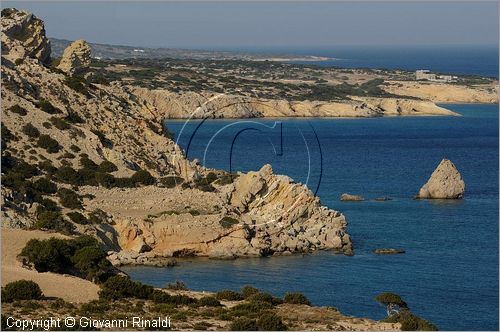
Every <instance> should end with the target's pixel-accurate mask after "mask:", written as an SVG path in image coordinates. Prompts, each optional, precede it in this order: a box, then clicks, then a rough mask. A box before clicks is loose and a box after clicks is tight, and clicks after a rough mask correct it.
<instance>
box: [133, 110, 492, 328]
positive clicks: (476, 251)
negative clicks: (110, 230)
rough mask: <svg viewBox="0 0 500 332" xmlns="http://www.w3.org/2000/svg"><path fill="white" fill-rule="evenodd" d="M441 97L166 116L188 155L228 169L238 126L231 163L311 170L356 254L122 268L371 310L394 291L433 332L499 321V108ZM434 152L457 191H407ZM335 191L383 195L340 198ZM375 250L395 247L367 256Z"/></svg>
mask: <svg viewBox="0 0 500 332" xmlns="http://www.w3.org/2000/svg"><path fill="white" fill-rule="evenodd" d="M445 106H446V107H448V108H450V109H452V110H454V111H457V112H459V113H461V114H462V115H463V116H461V117H396V118H372V119H283V120H274V119H266V120H257V121H256V122H257V123H258V124H256V123H253V122H243V123H241V122H238V123H237V124H234V123H235V122H237V121H234V120H209V121H205V122H200V121H196V122H194V123H190V124H188V125H187V126H186V128H185V129H184V131H183V132H182V133H181V128H182V126H183V122H178V121H169V122H168V128H169V129H170V130H172V131H173V132H175V133H176V134H177V137H178V138H179V143H180V144H181V145H182V146H183V147H184V148H185V149H188V156H189V157H190V158H198V159H200V160H201V161H203V159H204V155H205V156H206V157H205V165H206V166H208V167H214V168H215V167H216V168H224V169H229V159H230V158H229V153H230V151H231V150H230V147H231V142H232V141H233V137H234V136H235V134H236V133H238V132H241V134H240V135H239V136H238V138H237V139H236V140H235V142H234V146H233V150H232V158H231V169H233V170H245V171H247V170H254V169H258V168H260V167H261V166H262V165H263V164H264V163H271V164H272V165H273V169H274V170H275V172H276V173H282V174H287V175H289V176H291V177H293V178H294V179H295V180H297V181H300V182H306V181H307V173H310V175H309V180H308V184H309V186H310V187H311V188H313V190H316V187H317V185H318V183H320V185H319V190H318V195H319V196H320V197H321V201H322V203H323V204H324V205H327V206H328V207H330V208H333V209H337V210H340V211H341V212H343V213H344V214H345V215H346V217H347V220H348V221H349V225H348V232H349V234H350V235H351V237H352V239H353V242H354V248H355V255H354V256H353V257H345V256H340V255H335V254H333V253H329V252H321V253H316V254H312V255H307V256H292V257H271V258H256V259H239V260H234V261H211V260H206V259H193V260H188V261H183V262H182V263H181V265H180V266H178V267H175V268H150V267H129V268H126V269H124V270H125V271H126V272H127V273H129V274H130V275H131V277H132V278H134V279H136V280H140V281H143V282H146V283H149V284H152V285H155V286H164V285H165V284H166V283H168V282H172V281H175V280H183V281H184V282H186V284H187V285H188V286H189V287H190V288H192V289H195V290H220V289H224V288H231V289H239V288H240V287H241V286H242V285H245V284H253V285H255V286H257V287H258V288H261V289H264V290H266V291H269V292H272V293H274V294H276V295H283V294H284V292H286V291H301V292H303V293H304V294H306V295H307V296H308V297H309V298H310V299H311V301H312V302H313V303H314V304H315V305H329V306H335V307H338V308H339V309H340V310H341V311H342V312H344V313H346V314H351V315H356V316H365V317H370V318H375V319H381V318H383V317H384V314H385V311H384V308H382V307H381V306H379V305H378V304H377V303H376V302H375V301H374V300H373V298H374V296H376V295H377V294H378V293H380V292H383V291H393V292H396V293H398V294H400V295H401V296H403V298H404V299H405V300H406V301H407V302H408V303H409V305H410V307H411V309H412V310H413V311H414V312H415V313H416V314H418V315H421V316H422V317H424V318H427V319H429V320H431V321H432V322H434V323H435V324H437V325H438V326H439V328H440V329H442V330H498V327H499V326H498V300H499V299H498V203H499V201H498V105H445ZM276 121H278V122H279V121H281V126H282V130H283V136H282V137H281V136H280V135H279V131H278V130H277V129H276V128H279V123H278V124H277V126H276V128H275V129H269V128H266V127H263V126H262V124H264V125H266V126H273V125H274V124H275V122H276ZM231 124H232V126H230V127H229V129H226V130H223V131H222V132H221V133H220V134H219V135H215V138H214V139H213V141H212V143H211V144H210V145H208V148H207V142H208V141H210V139H211V138H213V137H214V134H215V133H216V132H217V131H219V130H220V129H221V128H224V127H225V126H227V125H231ZM196 128H198V129H197V130H196V131H195V129H196ZM244 129H253V130H244ZM313 129H314V131H313ZM193 132H195V134H194V136H193ZM316 135H317V140H316ZM318 141H319V145H318ZM189 142H191V143H189ZM271 142H272V143H273V144H274V149H273V145H272V144H271ZM306 143H307V144H306ZM188 145H189V147H188ZM306 145H307V148H309V150H308V149H307V148H306ZM280 147H282V153H280ZM205 150H206V151H207V152H206V153H205ZM275 150H276V152H278V154H275ZM309 156H310V157H309ZM444 157H446V158H449V159H451V160H452V161H453V162H454V163H455V164H456V166H457V168H458V169H459V171H460V172H461V174H462V176H463V178H464V180H465V183H466V194H465V199H464V200H462V201H455V202H452V201H449V202H442V201H418V200H413V199H412V197H413V196H414V195H415V194H416V193H417V191H418V189H419V188H420V187H421V185H422V184H423V183H425V182H426V181H427V178H428V177H429V175H430V174H431V173H432V171H433V170H434V168H435V167H436V166H437V164H438V163H439V161H440V160H441V159H442V158H444ZM309 161H310V163H309ZM309 164H311V167H309ZM321 165H322V167H320V166H321ZM320 179H321V181H320ZM343 192H349V193H353V194H360V195H363V196H365V197H366V198H367V199H373V198H376V197H380V196H388V197H391V198H392V200H391V201H386V202H376V201H373V200H367V201H364V202H340V201H339V196H340V194H341V193H343ZM379 247H395V248H402V249H405V250H406V254H403V255H395V256H376V255H374V254H372V253H371V251H372V250H373V249H375V248H379Z"/></svg>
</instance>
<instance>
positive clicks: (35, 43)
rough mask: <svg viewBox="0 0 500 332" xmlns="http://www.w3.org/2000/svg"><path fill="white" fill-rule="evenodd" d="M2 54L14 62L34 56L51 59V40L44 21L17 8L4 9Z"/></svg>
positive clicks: (44, 59)
mask: <svg viewBox="0 0 500 332" xmlns="http://www.w3.org/2000/svg"><path fill="white" fill-rule="evenodd" d="M2 56H3V57H4V58H6V59H8V60H10V61H12V62H16V61H22V60H24V59H25V58H34V59H37V60H39V61H41V62H42V63H49V61H50V41H49V40H48V38H47V37H46V36H45V27H44V24H43V21H42V20H40V19H39V18H37V17H36V16H35V15H33V14H31V13H28V12H25V11H20V10H17V9H15V8H5V9H3V10H2Z"/></svg>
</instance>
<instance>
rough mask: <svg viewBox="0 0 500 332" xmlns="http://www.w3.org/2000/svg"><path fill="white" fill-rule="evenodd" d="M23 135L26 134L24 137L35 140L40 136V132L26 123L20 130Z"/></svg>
mask: <svg viewBox="0 0 500 332" xmlns="http://www.w3.org/2000/svg"><path fill="white" fill-rule="evenodd" d="M22 131H23V133H24V134H26V136H28V137H31V138H37V137H38V136H40V131H38V129H37V128H36V127H35V126H33V125H32V124H31V123H27V124H25V125H24V126H23V129H22Z"/></svg>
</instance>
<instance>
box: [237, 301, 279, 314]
mask: <svg viewBox="0 0 500 332" xmlns="http://www.w3.org/2000/svg"><path fill="white" fill-rule="evenodd" d="M272 307H273V306H272V304H270V303H268V302H245V303H240V304H238V305H235V306H234V307H232V308H231V315H232V316H235V317H240V316H246V317H251V318H256V317H257V316H258V315H259V314H260V313H261V312H262V311H264V310H268V309H272Z"/></svg>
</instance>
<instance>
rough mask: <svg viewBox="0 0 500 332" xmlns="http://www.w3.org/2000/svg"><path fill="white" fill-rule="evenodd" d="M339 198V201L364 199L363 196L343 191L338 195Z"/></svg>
mask: <svg viewBox="0 0 500 332" xmlns="http://www.w3.org/2000/svg"><path fill="white" fill-rule="evenodd" d="M340 200H341V201H364V200H365V199H364V197H363V196H359V195H351V194H347V193H344V194H342V195H341V196H340Z"/></svg>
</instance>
